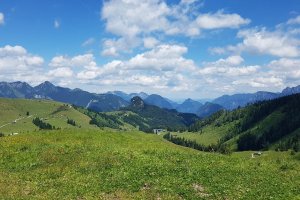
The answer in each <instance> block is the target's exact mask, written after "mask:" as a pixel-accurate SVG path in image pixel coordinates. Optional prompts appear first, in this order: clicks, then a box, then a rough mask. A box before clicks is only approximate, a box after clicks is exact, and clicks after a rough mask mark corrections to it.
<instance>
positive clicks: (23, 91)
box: [0, 81, 34, 98]
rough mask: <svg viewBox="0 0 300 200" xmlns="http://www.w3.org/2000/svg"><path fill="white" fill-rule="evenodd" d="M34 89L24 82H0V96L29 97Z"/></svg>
mask: <svg viewBox="0 0 300 200" xmlns="http://www.w3.org/2000/svg"><path fill="white" fill-rule="evenodd" d="M33 94H34V89H33V88H32V87H31V86H30V85H29V84H27V83H25V82H20V81H17V82H12V83H7V82H0V97H7V98H31V97H33Z"/></svg>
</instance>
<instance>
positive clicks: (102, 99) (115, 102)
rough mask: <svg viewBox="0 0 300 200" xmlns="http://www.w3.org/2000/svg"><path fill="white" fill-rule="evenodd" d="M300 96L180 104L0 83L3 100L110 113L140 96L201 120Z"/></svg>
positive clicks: (43, 85)
mask: <svg viewBox="0 0 300 200" xmlns="http://www.w3.org/2000/svg"><path fill="white" fill-rule="evenodd" d="M296 93H300V85H299V86H296V87H287V88H285V89H284V90H283V91H282V92H281V93H273V92H265V91H259V92H256V93H246V94H234V95H223V96H221V97H218V98H216V99H214V100H212V101H210V102H211V103H212V104H206V103H205V102H204V101H203V103H202V102H199V101H195V100H192V99H186V100H185V101H184V102H183V103H181V104H179V103H177V102H174V101H172V100H170V99H167V98H165V97H162V96H160V95H158V94H151V95H149V94H147V93H144V92H139V93H130V94H127V93H125V92H122V91H110V92H107V93H104V94H96V93H90V92H87V91H84V90H81V89H78V88H77V89H69V88H64V87H60V86H55V85H53V84H52V83H51V82H49V81H45V82H43V83H41V84H40V85H38V86H35V87H32V86H30V85H29V84H28V83H26V82H20V81H17V82H11V83H8V82H0V97H6V98H28V99H30V98H42V99H52V100H55V101H60V102H65V103H70V104H74V105H77V106H82V107H86V108H87V109H93V110H95V111H101V112H107V111H115V110H119V109H120V108H122V107H126V106H128V105H129V104H130V100H131V99H132V98H133V97H135V96H139V97H140V98H141V99H143V101H145V102H146V103H147V104H148V105H155V106H158V107H160V108H166V109H176V110H177V111H178V112H182V113H192V114H197V115H198V116H200V117H204V116H205V117H206V116H210V115H211V114H213V113H215V112H217V111H219V110H221V109H227V110H233V109H236V108H238V107H244V106H246V105H248V104H252V103H255V102H258V101H263V100H272V99H276V98H279V97H282V96H287V95H291V94H296Z"/></svg>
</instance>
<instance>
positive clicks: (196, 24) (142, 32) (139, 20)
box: [101, 0, 250, 56]
mask: <svg viewBox="0 0 300 200" xmlns="http://www.w3.org/2000/svg"><path fill="white" fill-rule="evenodd" d="M197 3H198V1H195V0H185V1H180V2H179V3H178V4H173V5H168V4H167V3H166V2H165V1H162V0H110V1H105V2H104V5H103V8H102V12H101V17H102V19H103V20H105V22H106V24H105V26H106V30H107V31H108V32H110V33H112V34H114V35H115V36H117V37H118V38H117V39H107V40H105V41H104V48H103V49H104V50H103V51H102V55H104V56H106V55H108V56H117V55H119V52H120V51H122V52H123V51H124V50H125V52H128V50H130V49H132V48H135V47H137V46H139V45H141V44H142V42H141V41H143V43H144V47H146V48H150V46H153V42H154V40H152V41H149V38H153V39H155V38H154V35H157V34H158V35H159V34H162V35H184V36H188V37H190V36H192V37H194V36H198V35H200V33H201V32H202V30H212V29H223V28H239V27H240V26H242V25H246V24H248V23H250V20H249V19H244V18H242V17H241V16H240V15H238V14H236V13H233V14H227V13H224V12H223V11H222V10H220V11H217V12H215V13H202V14H199V13H198V12H197V11H195V8H197V6H196V4H197ZM145 13H147V14H145ZM149 43H150V44H149ZM152 48H153V47H152Z"/></svg>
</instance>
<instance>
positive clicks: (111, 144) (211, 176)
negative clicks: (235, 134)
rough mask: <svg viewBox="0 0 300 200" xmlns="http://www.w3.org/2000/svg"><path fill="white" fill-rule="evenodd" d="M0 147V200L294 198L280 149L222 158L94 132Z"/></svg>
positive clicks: (293, 173) (295, 173)
mask: <svg viewBox="0 0 300 200" xmlns="http://www.w3.org/2000/svg"><path fill="white" fill-rule="evenodd" d="M0 145H1V149H2V150H1V151H0V196H1V198H2V199H108V200H110V199H170V200H171V199H172V200H175V199H210V200H214V199H220V197H222V199H223V198H224V199H245V200H247V199H249V200H250V199H257V200H260V199H266V198H269V197H273V198H274V199H277V200H281V199H282V200H286V199H297V198H299V190H300V188H299V186H300V174H299V170H298V169H299V167H300V162H299V161H298V160H297V157H296V155H295V156H291V155H290V153H286V152H265V153H264V154H263V155H262V156H261V157H257V158H255V159H253V158H251V152H244V153H234V154H233V155H231V156H224V155H220V154H213V153H204V152H200V151H195V150H193V149H189V148H184V147H180V146H177V145H174V144H172V143H169V142H166V141H165V140H163V139H162V138H161V137H159V136H156V135H153V134H143V133H139V132H112V131H100V130H93V131H88V130H72V131H71V130H64V131H62V130H61V131H50V132H44V131H41V132H35V133H26V134H20V135H16V136H10V137H2V138H0Z"/></svg>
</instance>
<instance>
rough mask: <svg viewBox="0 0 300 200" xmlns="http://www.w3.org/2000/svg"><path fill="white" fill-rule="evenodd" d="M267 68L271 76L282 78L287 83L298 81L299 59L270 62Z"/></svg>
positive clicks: (299, 77) (299, 76)
mask: <svg viewBox="0 0 300 200" xmlns="http://www.w3.org/2000/svg"><path fill="white" fill-rule="evenodd" d="M268 66H269V67H270V68H271V70H272V71H271V72H272V73H273V74H276V75H277V76H282V77H284V78H285V79H287V81H290V80H295V79H300V59H290V58H281V59H279V60H273V61H271V62H270V64H269V65H268Z"/></svg>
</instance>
